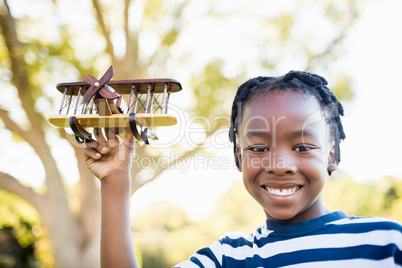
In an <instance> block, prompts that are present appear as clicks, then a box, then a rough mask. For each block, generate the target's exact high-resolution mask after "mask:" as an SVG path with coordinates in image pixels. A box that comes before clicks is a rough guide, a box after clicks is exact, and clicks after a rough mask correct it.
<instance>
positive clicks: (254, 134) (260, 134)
mask: <svg viewBox="0 0 402 268" xmlns="http://www.w3.org/2000/svg"><path fill="white" fill-rule="evenodd" d="M270 136H271V133H270V131H268V130H260V131H258V130H256V129H254V130H252V131H247V133H246V135H245V137H247V138H251V137H263V138H266V137H270Z"/></svg>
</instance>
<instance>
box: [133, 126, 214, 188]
mask: <svg viewBox="0 0 402 268" xmlns="http://www.w3.org/2000/svg"><path fill="white" fill-rule="evenodd" d="M220 127H222V126H221V125H219V124H216V125H215V126H214V128H213V129H212V130H211V131H210V134H209V135H207V137H206V138H205V140H207V139H208V138H210V137H211V136H212V135H213V134H214V133H215V132H216V131H218V130H219V128H220ZM203 144H204V143H202V144H200V146H197V147H196V148H194V149H192V150H188V151H186V152H185V153H184V154H183V155H181V156H180V158H176V159H174V160H173V161H172V162H170V163H169V165H168V166H166V167H162V165H159V166H157V167H156V170H155V171H154V172H153V176H152V178H150V179H148V180H146V181H144V182H138V181H137V180H135V178H134V179H132V180H131V194H134V193H135V192H136V191H137V190H138V189H140V188H141V187H142V186H144V185H145V184H147V183H150V182H152V181H154V180H155V179H156V178H157V177H158V176H159V175H161V174H162V173H163V172H164V171H165V170H166V169H169V168H170V167H172V166H174V165H176V164H178V163H180V162H182V161H183V160H185V159H187V158H189V157H192V156H194V155H195V154H196V153H198V152H201V151H203V150H204V149H203V146H202V145H203ZM133 173H134V172H133Z"/></svg>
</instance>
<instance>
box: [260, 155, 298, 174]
mask: <svg viewBox="0 0 402 268" xmlns="http://www.w3.org/2000/svg"><path fill="white" fill-rule="evenodd" d="M267 160H268V161H267V163H266V165H265V164H264V169H265V172H267V173H268V174H274V175H277V176H284V175H292V174H295V173H296V171H297V166H296V165H295V164H294V162H293V161H292V159H291V157H289V156H288V157H286V155H285V154H277V153H272V154H270V157H269V159H267Z"/></svg>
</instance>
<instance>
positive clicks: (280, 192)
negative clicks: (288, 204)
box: [262, 185, 301, 196]
mask: <svg viewBox="0 0 402 268" xmlns="http://www.w3.org/2000/svg"><path fill="white" fill-rule="evenodd" d="M262 188H264V190H265V191H267V192H268V193H270V194H273V195H277V196H289V195H292V194H294V193H295V192H297V191H298V190H300V188H301V186H292V187H288V188H275V187H271V186H266V185H263V186H262Z"/></svg>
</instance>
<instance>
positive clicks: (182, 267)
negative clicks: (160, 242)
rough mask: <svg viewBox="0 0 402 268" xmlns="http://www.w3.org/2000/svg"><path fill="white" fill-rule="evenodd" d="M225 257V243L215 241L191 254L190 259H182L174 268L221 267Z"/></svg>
mask: <svg viewBox="0 0 402 268" xmlns="http://www.w3.org/2000/svg"><path fill="white" fill-rule="evenodd" d="M222 259H223V244H222V242H221V241H220V240H218V241H215V242H214V243H212V244H211V245H210V246H209V247H207V248H202V249H200V250H198V251H197V252H196V253H194V254H193V255H191V256H190V259H188V260H186V261H182V262H180V263H179V264H177V265H175V266H174V267H173V268H199V267H201V268H210V267H211V268H213V267H216V268H218V267H219V268H221V267H222Z"/></svg>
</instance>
